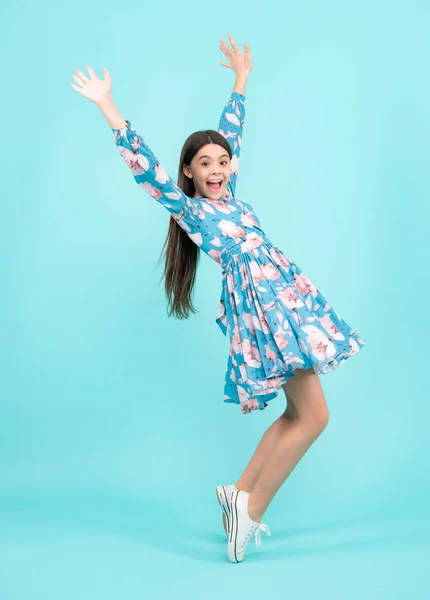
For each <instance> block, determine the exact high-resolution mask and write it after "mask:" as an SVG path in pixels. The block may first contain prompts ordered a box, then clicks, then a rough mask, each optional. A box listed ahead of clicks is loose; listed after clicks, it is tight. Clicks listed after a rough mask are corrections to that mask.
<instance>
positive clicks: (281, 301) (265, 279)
mask: <svg viewBox="0 0 430 600" xmlns="http://www.w3.org/2000/svg"><path fill="white" fill-rule="evenodd" d="M244 119H245V96H244V95H242V94H239V93H237V92H233V93H232V94H231V96H230V98H229V100H228V102H227V104H226V105H225V106H224V109H223V111H222V114H221V118H220V121H219V127H218V131H219V132H220V133H221V134H222V135H224V137H225V138H226V139H228V140H229V143H230V146H231V149H232V152H233V158H232V161H231V175H230V181H229V183H228V184H227V186H226V194H225V196H223V197H221V198H220V199H219V200H211V199H208V198H204V197H202V196H199V197H193V198H191V197H189V196H186V195H185V194H184V192H183V191H182V190H181V189H180V188H179V186H178V185H177V184H176V183H175V182H174V181H173V180H172V179H171V178H170V177H169V175H168V174H167V173H166V171H165V170H164V169H163V167H162V166H161V165H160V163H159V162H158V160H157V158H156V157H155V155H154V154H153V152H152V151H151V149H150V148H149V146H148V145H147V143H146V142H145V140H144V139H143V138H142V136H140V135H139V134H138V133H137V131H136V130H135V129H134V127H133V126H132V124H131V122H130V121H126V123H127V125H126V127H124V128H122V129H113V130H112V131H113V133H114V138H115V143H116V145H117V146H118V149H119V151H120V153H121V155H122V157H123V158H124V160H125V162H126V163H127V165H128V167H129V168H130V170H131V171H132V173H133V176H134V179H135V181H136V183H137V184H138V185H139V186H141V187H142V188H143V189H144V190H145V191H146V192H147V193H148V194H149V195H150V196H152V198H154V199H155V200H156V201H157V202H159V203H160V204H162V205H163V206H164V207H165V208H166V209H167V210H168V211H169V213H170V214H171V216H172V218H173V219H175V220H176V222H177V223H178V225H179V226H180V227H181V228H182V229H184V230H185V231H186V233H187V234H188V236H189V237H190V238H191V239H192V240H193V242H194V243H195V244H197V245H198V246H199V247H200V248H201V250H202V251H203V252H205V253H206V254H208V256H210V257H211V258H213V259H214V260H215V261H216V262H217V263H219V264H220V266H221V267H222V288H221V297H220V300H219V304H218V310H217V312H216V317H215V319H216V323H217V324H218V326H219V328H220V329H221V331H222V332H223V333H224V335H226V336H228V338H229V355H228V359H227V369H226V375H225V385H224V402H228V403H235V404H239V406H240V409H241V412H242V413H243V414H247V413H250V412H252V411H254V410H262V409H264V408H265V407H266V406H267V403H268V401H269V400H271V399H273V398H274V397H275V396H277V394H278V392H279V389H280V387H281V386H282V385H283V384H284V383H285V382H286V381H287V380H288V379H289V378H290V377H293V376H294V373H295V371H296V370H297V369H308V368H311V367H312V368H313V369H314V372H315V373H318V374H320V373H328V372H329V371H332V370H333V369H335V368H336V367H339V366H341V365H342V364H343V363H344V362H345V361H346V360H347V359H348V358H349V357H351V356H353V355H354V354H356V353H357V352H358V351H359V350H360V349H361V348H362V347H363V346H364V345H365V342H364V341H363V340H362V339H361V338H360V337H359V336H358V334H357V333H356V332H355V331H354V330H352V329H351V327H350V326H349V325H348V324H347V323H346V322H345V321H344V320H343V319H342V318H341V317H340V315H339V314H338V313H337V312H336V311H335V310H334V308H333V307H332V306H331V305H330V304H329V303H328V302H327V300H326V299H325V298H324V296H323V295H322V294H321V292H320V291H319V290H318V288H317V287H316V286H315V285H314V284H313V283H312V281H310V279H309V278H308V277H307V276H306V275H305V274H304V273H303V272H302V271H301V269H300V268H299V266H298V265H297V264H296V263H294V262H293V261H292V260H291V259H290V258H288V257H287V256H286V255H285V254H284V253H283V252H282V251H281V250H280V249H279V248H277V247H276V246H275V245H274V244H272V243H271V241H270V240H269V239H268V237H267V236H266V234H265V233H264V231H263V229H262V228H261V224H260V220H259V218H258V217H257V215H256V214H255V212H254V210H253V208H252V206H251V205H250V204H249V203H247V202H244V201H241V200H239V199H238V198H237V197H236V194H235V191H236V180H237V173H238V169H239V157H240V150H241V146H242V129H243V124H244Z"/></svg>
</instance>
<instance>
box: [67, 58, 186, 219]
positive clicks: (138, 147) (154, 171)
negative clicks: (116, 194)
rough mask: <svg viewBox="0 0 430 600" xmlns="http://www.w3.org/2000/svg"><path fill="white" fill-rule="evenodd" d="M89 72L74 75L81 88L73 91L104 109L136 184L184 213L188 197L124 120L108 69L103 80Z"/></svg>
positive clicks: (89, 70)
mask: <svg viewBox="0 0 430 600" xmlns="http://www.w3.org/2000/svg"><path fill="white" fill-rule="evenodd" d="M87 68H88V72H89V74H90V77H87V76H86V75H85V73H83V72H82V71H80V70H79V69H76V73H77V75H73V78H74V80H75V81H76V83H77V84H78V85H73V84H72V87H73V88H74V89H75V90H76V91H77V92H79V93H80V94H81V95H82V96H84V97H86V98H88V99H89V100H91V102H94V104H96V105H97V106H98V107H99V108H100V110H101V112H102V113H103V115H104V116H105V117H106V120H107V122H108V123H109V125H110V127H111V129H112V132H113V134H114V139H115V143H116V145H117V146H118V149H119V151H120V153H121V155H122V157H123V158H124V160H125V162H126V163H127V165H128V166H129V168H130V170H131V172H132V173H133V176H134V179H135V181H136V183H137V184H138V185H140V186H141V187H142V189H144V190H145V191H146V192H147V193H148V194H149V195H150V196H152V198H154V199H155V200H157V202H160V204H162V205H163V206H164V207H165V208H166V209H167V210H168V211H169V212H170V213H172V214H180V213H182V212H183V211H184V210H185V203H186V201H187V196H186V195H185V194H184V192H183V191H182V190H181V188H180V187H179V186H178V185H177V184H176V183H175V182H174V181H173V180H172V179H171V177H169V175H168V174H167V173H166V171H165V170H164V169H163V167H162V166H161V165H160V163H159V162H158V160H157V158H156V157H155V156H154V154H153V152H152V151H151V149H150V148H149V146H148V145H147V143H146V142H145V140H144V139H143V138H142V137H141V136H140V135H139V134H138V133H137V131H136V130H135V129H134V127H133V126H132V124H131V123H130V121H126V120H125V119H124V118H123V117H122V115H121V113H120V112H119V110H118V108H117V107H116V105H115V103H114V101H113V99H112V93H111V92H112V79H111V76H110V74H109V72H108V70H107V69H104V76H105V78H104V79H99V78H98V77H97V75H96V74H95V72H94V70H93V69H92V68H91V66H90V65H87Z"/></svg>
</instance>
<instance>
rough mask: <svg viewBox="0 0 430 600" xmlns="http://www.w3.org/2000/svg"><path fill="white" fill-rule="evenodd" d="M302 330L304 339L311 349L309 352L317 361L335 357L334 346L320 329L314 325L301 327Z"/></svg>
mask: <svg viewBox="0 0 430 600" xmlns="http://www.w3.org/2000/svg"><path fill="white" fill-rule="evenodd" d="M302 330H303V331H304V332H305V333H306V334H307V338H306V339H307V341H308V343H309V345H310V347H311V352H312V354H313V355H314V356H315V357H316V358H317V359H318V360H326V359H327V358H331V357H332V356H334V355H335V353H336V348H335V345H334V344H333V342H331V341H330V340H329V339H328V337H327V336H326V334H325V333H323V332H322V331H321V329H319V328H318V327H315V325H303V326H302Z"/></svg>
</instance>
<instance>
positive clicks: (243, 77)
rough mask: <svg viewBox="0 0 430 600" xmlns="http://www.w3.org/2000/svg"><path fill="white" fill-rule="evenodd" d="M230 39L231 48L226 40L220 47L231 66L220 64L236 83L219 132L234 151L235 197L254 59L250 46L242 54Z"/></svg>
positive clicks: (233, 191)
mask: <svg viewBox="0 0 430 600" xmlns="http://www.w3.org/2000/svg"><path fill="white" fill-rule="evenodd" d="M228 37H229V40H230V44H231V48H230V46H229V45H228V44H227V43H226V42H224V40H221V41H220V45H219V47H220V49H221V50H222V52H223V53H224V54H225V56H226V57H227V58H228V59H229V61H230V64H227V63H224V62H220V64H221V65H222V66H223V67H227V68H229V69H232V70H233V71H234V72H235V74H236V82H235V85H234V88H233V91H232V93H231V96H230V98H229V100H228V102H227V104H226V105H225V106H224V109H223V111H222V113H221V117H220V120H219V125H218V131H219V133H221V134H222V135H223V136H224V137H225V138H226V139H227V140H228V141H229V143H230V146H231V149H232V153H233V157H232V160H231V175H230V187H231V191H232V193H233V195H234V193H235V190H236V179H237V173H238V170H239V156H240V151H241V147H242V131H243V124H244V121H245V91H246V84H247V81H248V76H249V73H250V72H251V70H252V58H251V53H250V49H249V45H248V44H245V52H244V53H242V52H241V51H240V50H239V48H238V46H237V45H236V43H235V41H234V39H233V38H232V36H231V35H229V36H228Z"/></svg>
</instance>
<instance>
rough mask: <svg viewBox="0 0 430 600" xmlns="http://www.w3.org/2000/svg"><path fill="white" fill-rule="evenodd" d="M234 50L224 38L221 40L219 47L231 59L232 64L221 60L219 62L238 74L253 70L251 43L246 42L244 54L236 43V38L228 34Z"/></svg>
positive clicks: (245, 73) (246, 73)
mask: <svg viewBox="0 0 430 600" xmlns="http://www.w3.org/2000/svg"><path fill="white" fill-rule="evenodd" d="M228 38H229V40H230V43H231V47H232V50H231V49H230V47H229V45H228V44H226V43H225V42H224V40H221V41H220V44H219V47H220V49H221V50H222V52H223V53H224V54H225V55H226V57H227V58H228V59H229V61H230V64H227V63H224V62H220V63H219V64H220V65H222V66H223V67H227V68H228V69H233V71H234V72H235V73H236V75H242V74H244V75H248V74H249V73H250V72H251V70H252V58H251V53H250V51H249V44H245V54H243V53H242V52H241V51H240V50H239V47H238V46H237V45H236V43H235V41H234V39H233V38H232V37H231V35H229V36H228Z"/></svg>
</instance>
